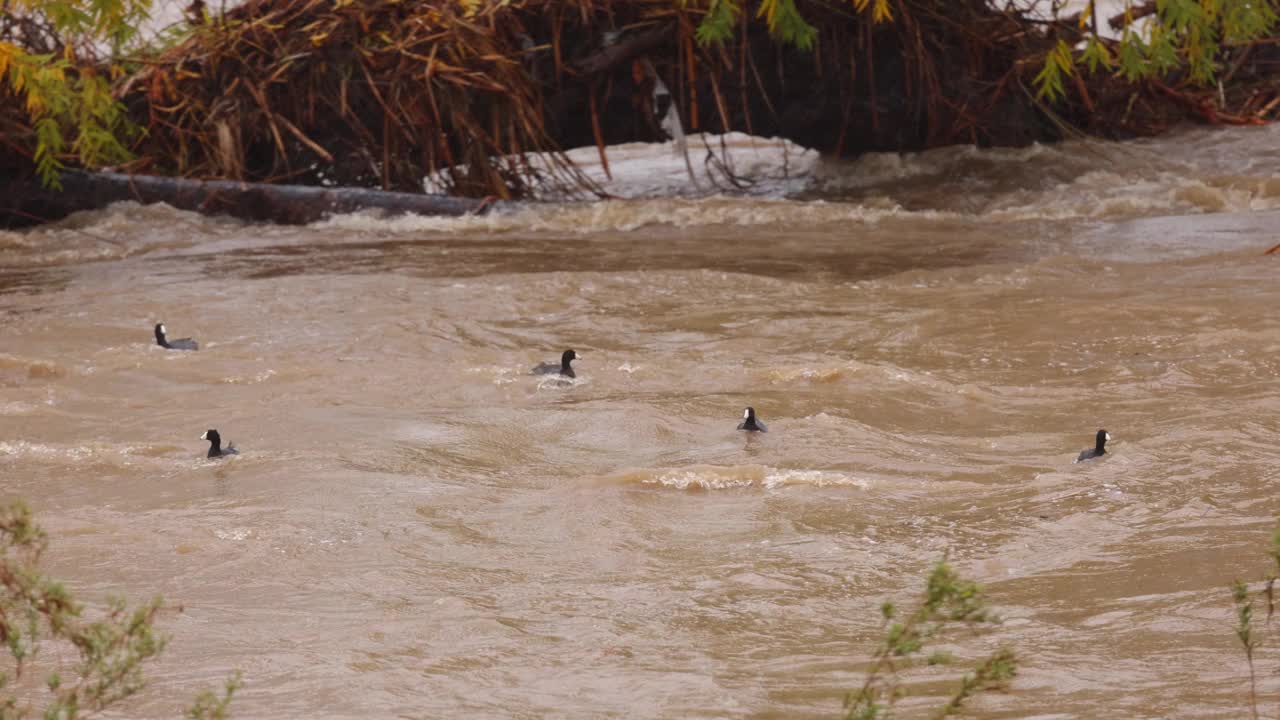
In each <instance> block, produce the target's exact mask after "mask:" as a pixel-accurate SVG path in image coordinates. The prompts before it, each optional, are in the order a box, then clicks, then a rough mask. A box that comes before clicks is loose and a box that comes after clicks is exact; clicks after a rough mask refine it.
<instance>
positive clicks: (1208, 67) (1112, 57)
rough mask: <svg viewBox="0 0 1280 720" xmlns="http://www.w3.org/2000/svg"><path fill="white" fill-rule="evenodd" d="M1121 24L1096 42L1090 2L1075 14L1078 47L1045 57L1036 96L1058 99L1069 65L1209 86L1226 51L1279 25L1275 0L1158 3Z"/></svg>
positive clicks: (1095, 21) (1161, 0)
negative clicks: (1114, 36)
mask: <svg viewBox="0 0 1280 720" xmlns="http://www.w3.org/2000/svg"><path fill="white" fill-rule="evenodd" d="M1126 20H1127V22H1126V25H1125V29H1124V32H1123V34H1122V35H1121V37H1120V39H1119V40H1111V39H1107V38H1101V37H1098V36H1097V35H1095V34H1093V33H1092V32H1091V31H1089V30H1087V29H1086V28H1090V27H1094V26H1096V25H1097V24H1098V17H1097V9H1096V8H1095V7H1094V4H1093V3H1090V4H1089V5H1087V6H1086V7H1085V10H1084V12H1083V13H1082V14H1081V16H1080V28H1081V32H1082V34H1083V36H1084V37H1083V42H1084V47H1083V49H1082V50H1080V51H1079V52H1072V51H1070V50H1068V58H1069V59H1070V60H1071V61H1070V62H1064V58H1063V55H1062V53H1063V45H1064V42H1063V41H1062V40H1059V41H1058V43H1057V44H1056V45H1055V46H1054V47H1053V48H1052V49H1050V50H1049V51H1048V52H1047V53H1046V54H1045V59H1044V65H1043V67H1042V69H1041V70H1040V72H1039V73H1038V74H1037V75H1036V78H1035V85H1036V96H1037V97H1047V98H1048V99H1049V100H1060V99H1062V98H1063V97H1064V96H1065V93H1064V88H1063V84H1062V79H1063V78H1064V77H1066V76H1069V75H1070V74H1071V72H1072V68H1073V66H1074V65H1083V66H1086V67H1088V69H1089V72H1091V73H1092V72H1097V71H1098V68H1099V67H1102V68H1104V69H1105V70H1107V71H1115V72H1117V73H1118V74H1119V75H1120V76H1121V77H1123V78H1124V79H1125V80H1127V81H1129V82H1137V81H1139V80H1143V79H1146V78H1152V77H1158V76H1170V75H1174V74H1176V73H1180V72H1185V76H1186V78H1187V79H1189V80H1190V81H1191V82H1193V83H1195V84H1198V85H1202V86H1203V85H1211V84H1212V83H1214V82H1216V81H1217V77H1218V70H1219V69H1220V67H1221V66H1222V64H1223V58H1224V56H1225V55H1226V53H1228V52H1230V51H1231V50H1232V49H1233V48H1238V47H1239V46H1241V45H1248V44H1249V43H1252V42H1254V41H1257V40H1260V39H1262V38H1264V37H1267V36H1269V35H1271V34H1272V33H1274V32H1275V31H1276V29H1277V26H1278V25H1280V18H1278V16H1277V3H1276V1H1275V0H1159V1H1158V2H1157V3H1156V12H1155V14H1154V15H1152V16H1150V17H1148V18H1146V19H1145V20H1144V23H1143V25H1142V26H1141V27H1138V26H1136V25H1134V24H1133V23H1132V20H1133V18H1132V16H1131V15H1130V16H1129V17H1128V18H1126Z"/></svg>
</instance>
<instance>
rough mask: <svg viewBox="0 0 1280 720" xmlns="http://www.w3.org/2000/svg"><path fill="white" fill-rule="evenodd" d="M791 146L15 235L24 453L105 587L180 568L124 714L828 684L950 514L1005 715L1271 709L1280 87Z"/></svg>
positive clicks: (503, 714)
mask: <svg viewBox="0 0 1280 720" xmlns="http://www.w3.org/2000/svg"><path fill="white" fill-rule="evenodd" d="M753 143H754V141H750V140H746V139H743V138H733V139H732V143H731V144H734V145H735V146H737V147H738V149H739V150H742V151H743V152H746V153H747V155H751V153H752V152H755V151H754V150H752V147H754V145H753ZM758 149H759V153H757V154H756V155H752V156H751V157H746V156H744V157H745V159H743V160H742V161H741V162H739V163H737V167H738V168H739V170H740V171H742V172H743V173H744V174H748V175H751V176H752V177H751V178H749V180H748V182H747V184H745V185H744V191H743V192H741V193H738V194H730V193H728V192H726V191H724V190H723V187H724V183H723V182H721V183H720V187H721V188H722V189H721V191H719V192H717V191H716V190H715V187H716V185H715V183H713V180H714V178H709V177H707V176H706V175H705V172H706V168H707V165H705V164H704V163H703V162H702V160H701V155H698V156H697V157H695V159H694V162H693V163H692V165H693V166H694V167H695V170H696V171H697V172H702V173H704V175H703V176H702V177H701V179H700V180H699V181H698V186H697V189H696V190H695V188H694V187H693V186H692V185H691V184H689V183H690V181H689V180H688V178H687V177H682V176H681V173H687V170H686V168H685V165H684V162H683V160H680V161H679V162H673V160H672V156H671V155H670V150H669V149H664V148H658V149H654V148H643V147H624V148H617V149H616V150H615V155H614V157H613V158H612V160H613V163H612V169H613V170H614V171H615V172H616V173H622V172H623V171H624V170H626V169H627V168H628V167H630V168H631V171H634V172H637V173H638V174H639V175H640V176H641V177H639V179H637V180H635V181H634V182H631V181H628V180H627V179H626V178H621V177H618V178H615V184H614V185H613V186H612V187H613V189H614V190H615V192H618V193H619V194H624V195H625V194H631V195H633V196H634V197H633V199H628V200H617V201H611V202H607V203H597V204H568V203H565V204H550V205H541V206H536V207H525V208H516V209H509V210H504V211H502V212H500V213H497V214H495V215H492V216H488V217H482V218H467V219H449V220H441V219H431V218H399V219H378V218H375V217H371V216H365V215H355V216H345V217H340V218H335V219H332V220H329V221H326V222H323V223H319V224H316V225H313V226H309V227H275V226H256V225H246V224H243V223H240V222H237V221H232V220H226V219H209V218H204V217H199V216H197V215H194V214H188V213H181V212H177V211H173V210H171V209H167V208H164V207H138V206H133V205H123V206H117V207H113V208H111V209H109V210H105V211H102V212H96V213H89V214H85V215H81V216H78V217H75V218H72V219H70V220H68V221H65V222H63V223H60V224H58V225H55V226H50V227H45V228H41V229H35V230H31V231H26V232H22V233H0V477H3V478H4V481H3V486H2V487H3V495H4V496H8V497H22V498H25V499H27V500H28V501H29V502H30V503H31V505H32V506H33V507H34V508H35V509H36V510H37V512H38V514H39V517H40V518H41V520H42V521H43V523H44V524H45V525H46V526H47V527H48V529H49V530H50V532H51V535H52V537H53V545H52V548H51V550H50V552H49V554H48V557H47V560H48V565H49V568H50V570H51V571H52V572H53V573H54V574H56V575H58V576H59V577H62V578H65V579H67V580H68V582H69V584H70V586H71V587H72V588H73V589H74V590H75V591H76V592H77V593H79V594H80V595H81V596H83V597H84V598H86V599H88V600H90V601H92V602H94V603H99V604H100V603H102V602H103V601H104V600H105V599H106V598H107V597H108V596H109V595H112V594H123V595H126V596H128V597H130V598H133V599H138V600H140V599H144V598H147V597H150V596H151V595H153V594H156V593H159V594H162V595H163V596H164V597H165V598H166V599H168V600H169V601H170V602H171V603H173V604H174V605H175V606H180V607H181V612H177V611H175V612H172V613H169V614H166V615H165V616H164V618H163V623H162V624H163V627H164V630H165V631H166V632H167V633H169V634H170V635H171V638H172V641H171V644H170V646H169V649H168V650H167V652H166V654H165V655H164V657H163V658H162V659H161V660H160V661H158V662H157V663H156V664H155V665H154V666H153V667H152V670H151V672H150V678H151V685H150V687H149V688H148V690H147V691H146V692H145V693H144V694H143V695H142V696H140V697H139V698H137V699H135V700H132V701H130V703H129V704H128V705H127V706H126V709H125V710H123V711H122V716H125V717H139V718H144V717H145V718H151V717H155V718H160V717H173V716H174V714H175V713H176V711H177V709H178V708H179V707H180V706H181V705H182V704H183V703H184V702H185V701H186V700H187V699H188V698H190V697H191V695H193V694H194V692H195V690H196V689H197V688H199V687H201V686H204V685H212V684H215V683H217V682H218V681H219V680H220V678H222V677H223V676H225V674H226V673H228V672H230V671H231V670H233V669H237V668H238V669H241V670H242V671H243V672H244V677H245V682H246V686H245V688H244V689H243V690H242V691H241V693H240V695H239V697H238V698H237V700H236V701H235V704H234V709H235V713H236V715H237V716H238V717H245V718H304V717H306V718H365V717H369V718H393V717H402V718H439V717H492V718H507V717H510V718H542V717H547V718H601V717H627V718H824V717H825V718H829V717H834V716H836V715H838V713H839V710H840V704H841V696H842V693H843V692H844V691H845V690H846V689H849V688H851V687H853V686H854V685H855V684H856V683H857V682H858V681H859V678H860V675H859V671H860V670H861V668H862V661H863V660H864V659H865V658H866V657H867V656H868V655H869V654H870V653H871V652H872V651H873V649H874V647H875V645H876V642H877V639H878V637H879V636H880V632H881V628H880V621H879V615H878V612H879V606H880V604H881V602H882V601H884V600H886V599H894V600H897V601H898V602H899V603H900V604H905V603H906V602H907V601H908V600H909V598H910V597H911V596H912V595H914V594H915V593H916V592H918V591H919V589H920V588H921V585H922V582H923V577H924V575H925V573H926V572H927V570H928V568H929V566H930V564H931V563H933V562H934V561H936V560H937V559H939V558H940V557H942V556H943V554H944V553H949V554H950V557H951V559H952V560H953V562H954V564H955V566H956V567H957V569H958V570H960V571H961V572H962V573H963V574H965V575H967V576H969V577H972V578H974V579H976V580H978V581H980V582H981V583H983V584H984V585H985V587H986V588H987V590H988V592H989V596H990V600H991V602H992V604H993V605H994V606H995V607H996V608H997V609H998V611H999V612H1000V614H1001V615H1002V616H1003V618H1004V623H1003V624H1002V625H1001V626H1000V627H999V628H998V629H996V630H995V631H993V632H992V633H991V634H989V635H984V636H981V637H977V636H975V637H970V636H969V635H967V634H960V635H956V636H950V637H949V638H948V640H949V643H948V646H949V647H950V649H951V650H952V652H953V653H955V654H956V656H957V658H958V664H957V665H956V666H954V667H953V668H952V669H946V668H943V669H934V670H929V671H925V672H924V673H923V675H919V676H915V675H913V676H910V677H917V678H918V679H920V680H922V681H925V682H923V683H914V684H910V685H909V688H911V690H912V692H913V693H914V694H916V695H921V694H922V695H924V696H925V697H926V698H935V699H936V698H939V697H941V694H942V693H943V692H944V691H945V686H944V685H943V684H940V683H939V682H938V681H939V679H940V678H941V679H946V678H954V676H955V673H956V672H957V670H958V668H960V667H962V666H963V661H966V660H970V661H971V660H974V659H976V658H977V657H978V656H979V653H981V652H983V651H984V650H989V649H990V648H991V647H994V646H995V645H997V644H1006V645H1008V646H1009V647H1011V648H1013V649H1014V650H1015V651H1016V652H1017V653H1018V654H1019V656H1020V658H1021V666H1020V671H1019V675H1018V677H1017V678H1016V680H1015V681H1014V682H1013V683H1012V685H1011V687H1010V688H1009V690H1008V691H1007V692H1001V693H997V694H994V695H988V696H983V697H980V698H978V699H977V700H975V701H974V702H973V705H972V709H973V715H974V716H976V717H1019V718H1022V717H1036V718H1097V717H1125V718H1165V717H1196V718H1207V717H1215V718H1239V717H1243V716H1245V715H1246V714H1247V713H1248V706H1247V692H1248V669H1247V666H1246V665H1245V662H1244V656H1243V653H1241V652H1240V651H1239V650H1238V647H1237V641H1236V640H1235V638H1234V636H1233V619H1232V605H1231V598H1230V592H1229V589H1228V586H1229V584H1230V583H1231V581H1232V580H1233V579H1234V578H1237V577H1242V578H1247V579H1258V578H1261V577H1262V576H1263V575H1264V573H1265V572H1266V571H1267V569H1268V567H1267V562H1268V560H1267V558H1266V556H1265V554H1264V552H1265V549H1266V547H1267V543H1268V541H1269V536H1270V530H1271V528H1272V527H1273V523H1274V516H1275V515H1276V514H1277V512H1278V511H1280V502H1278V501H1277V494H1276V492H1275V483H1276V481H1277V475H1278V474H1280V471H1278V470H1277V463H1276V456H1277V452H1276V439H1277V436H1278V434H1280V391H1278V390H1277V383H1276V378H1277V372H1278V371H1280V283H1278V282H1276V276H1277V273H1278V272H1280V256H1268V255H1264V254H1263V251H1265V250H1266V249H1268V248H1269V247H1271V246H1272V245H1274V244H1276V243H1277V242H1280V235H1278V234H1277V228H1280V127H1266V128H1251V129H1240V130H1228V131H1203V130H1196V131H1189V132H1184V133H1181V134H1179V135H1176V136H1172V137H1168V138H1164V139H1160V140H1153V141H1142V142H1131V143H1123V144H1107V143H1096V142H1088V143H1085V142H1077V143H1068V144H1066V145H1063V146H1060V147H1033V148H1028V149H1022V150H976V149H973V148H953V149H946V150H940V151H935V152H930V153H925V154H921V155H912V156H896V155H881V156H873V157H868V158H863V159H862V160H859V161H857V162H853V163H843V164H834V163H829V162H823V161H820V160H818V159H817V158H816V157H813V156H812V154H805V153H803V152H801V153H800V154H799V155H798V156H797V155H796V154H795V153H794V152H791V151H792V150H794V148H792V149H790V150H789V151H788V158H787V160H786V162H785V163H784V162H783V161H782V159H781V157H780V155H779V154H778V147H777V146H773V145H771V146H765V145H763V144H762V145H761V146H760V148H758ZM770 153H773V154H772V155H771V154H770ZM591 154H592V155H594V151H592V153H591ZM753 158H754V159H753ZM784 165H785V169H786V172H787V173H788V175H787V176H786V177H783V168H784ZM673 168H674V169H673ZM646 173H647V174H646ZM628 183H631V184H628ZM699 192H700V193H701V194H698V193H699ZM676 194H681V195H684V196H685V197H682V198H680V199H677V198H674V197H672V196H673V195H676ZM156 322H164V323H165V324H166V325H167V326H168V329H169V331H170V335H171V336H172V337H184V336H187V335H192V336H194V337H196V338H197V339H198V340H199V341H200V342H201V348H200V350H199V351H198V352H194V353H190V352H188V353H184V352H169V351H165V350H163V349H161V348H159V347H157V346H156V345H155V344H154V343H153V342H152V339H151V327H152V325H153V324H154V323H156ZM565 348H574V349H575V350H577V352H578V353H579V354H581V355H582V359H581V360H579V361H578V362H577V363H576V364H575V365H576V368H577V371H578V377H577V379H576V380H575V381H573V382H559V381H558V380H556V379H554V378H552V379H547V378H542V377H534V376H531V375H529V374H528V369H529V368H530V367H531V366H532V365H534V364H535V363H536V362H539V361H546V360H552V359H554V358H556V357H558V356H559V354H560V352H561V351H562V350H563V349H565ZM748 405H751V406H754V407H755V408H756V410H757V411H758V413H759V415H760V418H761V419H762V420H764V421H765V422H766V423H768V424H769V427H770V432H769V433H768V434H765V435H761V436H752V437H746V436H745V434H744V433H740V432H737V431H736V430H735V429H734V428H735V426H736V424H737V423H738V422H739V420H740V418H741V415H742V412H743V408H744V407H746V406H748ZM1100 427H1105V428H1106V429H1108V430H1109V431H1110V432H1111V434H1112V436H1113V438H1114V440H1113V441H1112V443H1111V444H1110V445H1109V446H1108V447H1109V451H1110V452H1109V453H1108V454H1107V455H1106V456H1105V457H1104V458H1102V459H1100V460H1097V461H1092V462H1089V463H1084V464H1079V465H1076V464H1073V463H1072V460H1073V459H1074V458H1075V456H1076V454H1077V453H1078V452H1079V451H1080V450H1081V449H1083V448H1085V447H1088V446H1090V445H1091V443H1092V438H1093V435H1094V432H1095V431H1096V430H1097V429H1098V428H1100ZM208 428H217V429H218V430H220V432H221V434H222V436H223V437H224V438H228V439H230V440H232V441H234V442H235V443H236V445H237V446H238V447H239V448H240V449H241V451H242V454H241V455H239V456H237V457H234V458H230V459H227V460H214V461H210V460H207V459H205V457H204V453H205V449H206V445H205V444H204V443H202V442H201V441H200V440H199V439H198V438H199V436H200V435H201V433H202V432H204V431H205V430H206V429H208ZM1274 652H1275V651H1274V650H1268V649H1266V648H1265V647H1264V649H1263V650H1261V651H1260V666H1261V668H1262V670H1263V672H1262V684H1261V690H1262V692H1263V694H1264V696H1265V697H1267V698H1268V699H1269V700H1274V699H1275V698H1276V697H1277V695H1278V694H1280V685H1278V683H1277V679H1276V674H1275V672H1274V671H1275V668H1276V665H1277V663H1278V662H1280V660H1278V659H1277V657H1276V656H1275V654H1274ZM912 704H913V706H915V707H917V708H918V709H923V708H924V707H926V705H927V703H924V702H922V701H918V700H917V701H912ZM1272 706H1274V702H1272Z"/></svg>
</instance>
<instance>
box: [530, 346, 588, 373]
mask: <svg viewBox="0 0 1280 720" xmlns="http://www.w3.org/2000/svg"><path fill="white" fill-rule="evenodd" d="M577 359H578V353H576V352H574V351H572V350H565V351H564V354H563V355H561V356H560V364H559V365H557V364H555V363H549V362H544V363H538V364H537V365H534V366H533V370H532V371H531V372H532V373H533V374H534V375H551V374H552V373H558V374H560V375H563V376H565V377H577V375H574V374H573V368H572V367H569V363H571V362H573V361H574V360H577Z"/></svg>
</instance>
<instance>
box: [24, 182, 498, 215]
mask: <svg viewBox="0 0 1280 720" xmlns="http://www.w3.org/2000/svg"><path fill="white" fill-rule="evenodd" d="M62 185H63V188H62V190H60V191H59V190H48V189H45V188H42V187H40V185H39V183H37V182H36V181H35V180H34V179H21V180H12V181H9V182H5V183H0V227H10V228H13V227H23V226H27V225H35V224H38V223H42V222H48V221H50V220H57V219H59V218H63V217H66V216H67V215H69V214H71V213H73V212H76V211H79V210H95V209H98V208H102V207H106V206H107V205H109V204H111V203H113V202H121V201H124V200H133V201H135V202H139V203H143V204H149V203H159V202H163V203H168V204H169V205H172V206H173V207H176V208H179V209H182V210H194V211H196V212H200V213H205V214H209V215H231V216H234V217H238V218H242V219H244V220H253V221H257V222H264V221H265V222H276V223H283V224H290V225H300V224H305V223H309V222H315V221H316V220H320V219H322V218H324V217H325V216H327V215H332V214H338V213H348V212H354V211H356V210H365V209H375V210H381V211H383V212H386V213H388V214H392V215H398V214H404V213H416V214H419V215H446V216H458V215H467V214H472V213H479V212H484V211H485V210H486V209H487V208H488V207H489V206H490V204H491V203H490V201H489V200H476V199H472V198H457V197H444V196H440V195H417V194H413V193H402V192H386V191H382V190H367V189H363V188H323V187H304V186H298V185H266V184H262V183H247V182H234V181H229V180H186V179H183V178H165V177H155V176H150V175H124V174H120V173H86V172H67V173H64V174H63V175H62Z"/></svg>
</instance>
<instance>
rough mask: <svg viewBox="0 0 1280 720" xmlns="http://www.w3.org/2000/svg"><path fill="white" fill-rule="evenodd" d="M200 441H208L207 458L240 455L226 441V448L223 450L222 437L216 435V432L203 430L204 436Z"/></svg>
mask: <svg viewBox="0 0 1280 720" xmlns="http://www.w3.org/2000/svg"><path fill="white" fill-rule="evenodd" d="M200 439H201V440H208V441H209V455H208V457H211V458H213V457H222V456H224V455H239V454H240V451H239V450H237V449H235V447H234V446H232V444H231V442H230V441H227V446H226V447H225V448H224V447H222V436H221V435H219V434H218V431H217V430H205V431H204V434H203V435H201V436H200Z"/></svg>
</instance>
